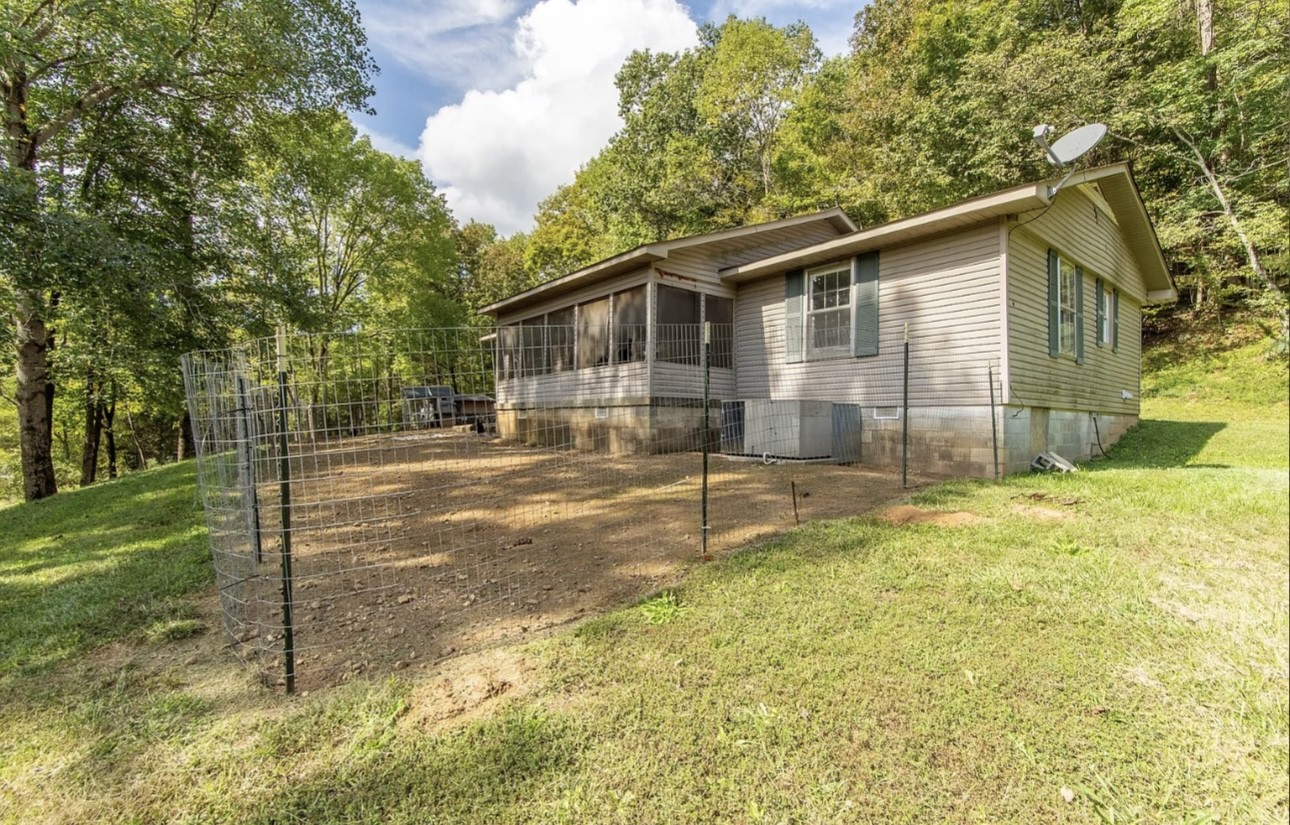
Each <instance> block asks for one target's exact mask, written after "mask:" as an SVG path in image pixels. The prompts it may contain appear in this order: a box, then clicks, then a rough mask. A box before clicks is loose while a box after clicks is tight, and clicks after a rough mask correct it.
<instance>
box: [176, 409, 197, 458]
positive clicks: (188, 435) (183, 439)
mask: <svg viewBox="0 0 1290 825" xmlns="http://www.w3.org/2000/svg"><path fill="white" fill-rule="evenodd" d="M196 452H197V450H196V447H195V445H194V444H193V419H192V417H191V416H189V415H188V410H184V414H183V416H182V417H181V418H180V419H179V446H178V449H176V450H175V459H176V460H177V461H183V460H184V459H185V458H187V457H188V456H190V455H194V454H195V453H196Z"/></svg>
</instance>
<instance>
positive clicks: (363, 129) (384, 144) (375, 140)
mask: <svg viewBox="0 0 1290 825" xmlns="http://www.w3.org/2000/svg"><path fill="white" fill-rule="evenodd" d="M349 122H350V123H352V124H354V129H355V130H357V131H358V133H359V134H360V135H365V136H366V137H367V139H368V140H370V141H371V142H372V148H373V149H376V150H377V151H380V152H385V153H387V154H391V155H395V156H397V157H401V158H407V159H408V160H415V159H416V157H417V150H416V149H413V148H412V147H411V146H408V145H407V144H406V143H403V142H402V141H400V140H398V139H397V138H392V137H390V136H389V135H387V134H384V133H382V132H378V131H376V130H375V129H373V128H372V127H371V126H368V125H367V124H366V123H359V122H357V121H355V120H354V119H353V117H351V118H350V120H349Z"/></svg>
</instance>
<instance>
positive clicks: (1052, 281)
mask: <svg viewBox="0 0 1290 825" xmlns="http://www.w3.org/2000/svg"><path fill="white" fill-rule="evenodd" d="M1060 312H1061V308H1060V307H1059V306H1058V304H1057V253H1056V252H1055V251H1054V250H1052V249H1050V250H1048V354H1049V355H1050V356H1052V357H1053V358H1056V357H1057V352H1058V347H1060V346H1061V344H1060V339H1059V338H1058V335H1057V327H1058V322H1059V319H1058V316H1059V313H1060Z"/></svg>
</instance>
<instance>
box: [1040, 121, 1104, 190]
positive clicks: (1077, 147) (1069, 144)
mask: <svg viewBox="0 0 1290 825" xmlns="http://www.w3.org/2000/svg"><path fill="white" fill-rule="evenodd" d="M1052 132H1053V127H1051V126H1049V125H1048V124H1046V123H1041V124H1039V125H1038V126H1036V127H1035V131H1034V135H1033V137H1034V140H1035V143H1038V144H1039V145H1040V146H1042V147H1043V149H1044V154H1045V155H1047V156H1048V162H1049V163H1051V164H1052V165H1053V166H1056V167H1058V168H1061V169H1064V168H1066V167H1068V166H1070V165H1071V164H1073V163H1075V161H1077V160H1079V159H1080V158H1082V157H1084V156H1085V155H1087V154H1088V153H1089V152H1091V151H1092V150H1093V147H1094V146H1096V145H1098V144H1099V143H1101V142H1102V138H1104V137H1106V126H1105V125H1104V124H1102V123H1090V124H1088V125H1087V126H1081V127H1079V128H1078V129H1076V130H1075V131H1073V132H1070V133H1068V134H1065V135H1062V136H1061V137H1060V138H1058V139H1057V140H1055V141H1053V143H1052V145H1051V146H1050V145H1049V144H1048V136H1049V135H1050V134H1052ZM1073 174H1075V170H1074V169H1071V170H1070V171H1069V172H1067V173H1066V177H1064V178H1062V180H1061V183H1059V184H1057V185H1056V186H1050V187H1048V197H1049V198H1052V197H1054V196H1056V194H1057V192H1058V191H1059V190H1060V189H1061V188H1062V187H1063V186H1065V185H1066V181H1068V180H1070V179H1071V175H1073Z"/></svg>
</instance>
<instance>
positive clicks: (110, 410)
mask: <svg viewBox="0 0 1290 825" xmlns="http://www.w3.org/2000/svg"><path fill="white" fill-rule="evenodd" d="M114 389H115V388H114ZM115 421H116V397H115V393H114V394H113V398H112V400H111V401H110V402H109V403H108V404H107V406H106V407H105V408H104V410H103V429H104V431H105V432H106V434H107V455H108V478H116V429H115V427H114V422H115Z"/></svg>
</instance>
